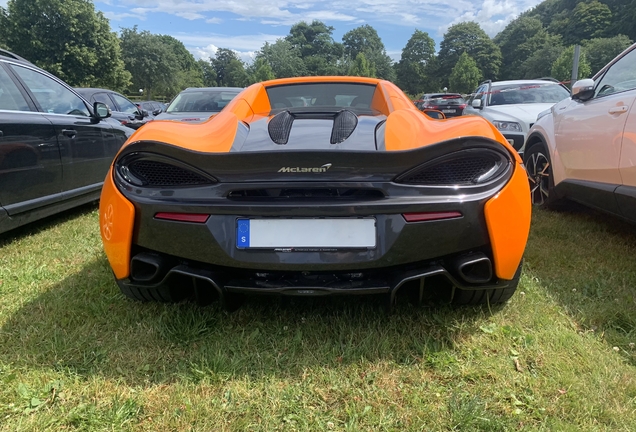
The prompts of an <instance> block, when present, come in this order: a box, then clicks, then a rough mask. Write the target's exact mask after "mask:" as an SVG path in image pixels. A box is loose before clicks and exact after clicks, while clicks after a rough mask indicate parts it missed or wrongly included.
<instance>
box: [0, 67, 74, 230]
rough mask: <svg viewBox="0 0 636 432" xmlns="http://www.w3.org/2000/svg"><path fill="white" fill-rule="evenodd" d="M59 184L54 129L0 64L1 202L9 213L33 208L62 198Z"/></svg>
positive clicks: (60, 176) (56, 143)
mask: <svg viewBox="0 0 636 432" xmlns="http://www.w3.org/2000/svg"><path fill="white" fill-rule="evenodd" d="M62 187H63V185H62V162H61V158H60V149H59V146H58V142H57V137H56V133H55V129H54V128H53V125H52V124H51V122H50V121H49V120H47V119H46V118H45V117H44V116H43V115H42V114H41V113H39V112H37V110H36V107H35V104H34V103H33V101H32V100H31V99H30V97H29V95H28V94H27V92H26V91H25V89H24V88H22V87H21V85H20V84H19V82H18V81H17V80H16V79H15V77H14V76H13V75H12V74H11V73H10V71H9V70H8V69H5V67H4V66H3V64H2V63H0V205H1V206H2V207H4V210H5V211H6V212H7V213H8V214H9V215H15V214H19V213H22V212H25V211H28V210H33V209H35V208H37V207H40V206H44V205H47V204H51V203H53V202H55V201H57V200H59V199H61V192H62ZM0 231H2V230H1V227H0Z"/></svg>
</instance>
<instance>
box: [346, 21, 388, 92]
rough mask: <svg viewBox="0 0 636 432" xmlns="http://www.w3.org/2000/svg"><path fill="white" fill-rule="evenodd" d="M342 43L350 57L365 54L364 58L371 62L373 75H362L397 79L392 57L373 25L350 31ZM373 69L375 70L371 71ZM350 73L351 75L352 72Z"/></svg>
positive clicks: (352, 58) (351, 58)
mask: <svg viewBox="0 0 636 432" xmlns="http://www.w3.org/2000/svg"><path fill="white" fill-rule="evenodd" d="M342 44H343V46H344V53H345V56H346V57H347V58H348V59H350V60H354V59H357V56H358V54H364V58H365V59H366V60H367V61H368V62H369V67H370V70H369V73H372V75H360V76H377V77H378V78H382V79H385V80H389V81H395V78H396V77H395V71H394V70H393V66H392V62H391V58H390V57H389V56H388V55H387V54H386V49H385V48H384V43H382V39H380V36H378V32H377V31H376V30H375V29H374V28H373V27H371V26H370V25H368V24H365V25H363V26H360V27H356V28H354V29H353V30H350V31H348V32H347V33H345V34H344V36H343V37H342ZM350 68H351V66H350ZM372 70H373V72H371V71H372ZM348 73H349V75H351V72H348ZM356 75H357V74H356Z"/></svg>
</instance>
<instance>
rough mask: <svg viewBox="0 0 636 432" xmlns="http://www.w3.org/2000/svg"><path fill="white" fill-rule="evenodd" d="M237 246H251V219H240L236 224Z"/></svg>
mask: <svg viewBox="0 0 636 432" xmlns="http://www.w3.org/2000/svg"><path fill="white" fill-rule="evenodd" d="M236 246H237V247H240V248H248V247H250V220H249V219H239V220H238V224H237V225H236Z"/></svg>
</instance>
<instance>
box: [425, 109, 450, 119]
mask: <svg viewBox="0 0 636 432" xmlns="http://www.w3.org/2000/svg"><path fill="white" fill-rule="evenodd" d="M422 113H424V114H426V115H427V116H429V117H430V118H434V119H436V120H444V119H445V118H446V115H445V114H444V113H443V112H441V111H438V110H432V109H425V110H422Z"/></svg>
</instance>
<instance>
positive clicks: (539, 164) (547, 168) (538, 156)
mask: <svg viewBox="0 0 636 432" xmlns="http://www.w3.org/2000/svg"><path fill="white" fill-rule="evenodd" d="M523 163H524V165H525V166H526V172H527V173H528V181H529V182H530V199H531V201H532V205H533V206H536V207H542V208H550V207H553V206H554V205H555V204H556V203H558V201H559V198H558V197H557V195H556V193H555V191H554V177H553V175H552V162H551V160H550V152H548V151H547V148H546V146H545V144H543V143H542V142H538V143H535V144H533V145H532V146H531V147H530V148H529V149H528V150H527V151H526V152H525V153H524V156H523Z"/></svg>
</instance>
